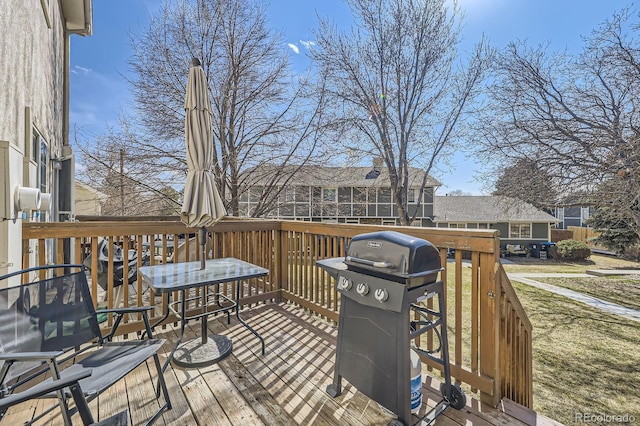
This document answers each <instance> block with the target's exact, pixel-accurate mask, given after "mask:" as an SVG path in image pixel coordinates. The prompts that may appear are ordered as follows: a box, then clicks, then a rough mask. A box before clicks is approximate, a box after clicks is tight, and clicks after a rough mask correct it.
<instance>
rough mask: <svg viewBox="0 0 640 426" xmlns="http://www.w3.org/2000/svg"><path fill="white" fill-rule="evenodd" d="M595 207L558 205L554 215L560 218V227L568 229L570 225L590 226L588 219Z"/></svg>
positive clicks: (558, 226)
mask: <svg viewBox="0 0 640 426" xmlns="http://www.w3.org/2000/svg"><path fill="white" fill-rule="evenodd" d="M593 210H594V209H593V207H582V206H564V207H556V208H555V209H554V215H555V217H556V218H557V219H558V225H556V227H557V228H559V229H568V227H569V226H588V225H587V224H586V221H587V219H589V217H590V216H591V214H593Z"/></svg>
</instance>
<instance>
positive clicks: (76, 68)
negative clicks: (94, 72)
mask: <svg viewBox="0 0 640 426" xmlns="http://www.w3.org/2000/svg"><path fill="white" fill-rule="evenodd" d="M71 72H72V73H73V74H82V75H87V74H89V73H90V72H91V68H85V67H81V66H79V65H76V66H74V67H73V69H72V70H71Z"/></svg>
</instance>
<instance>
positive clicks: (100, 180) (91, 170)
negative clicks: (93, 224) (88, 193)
mask: <svg viewBox="0 0 640 426" xmlns="http://www.w3.org/2000/svg"><path fill="white" fill-rule="evenodd" d="M74 139H75V145H76V147H77V148H78V150H79V151H78V152H79V154H80V157H81V160H82V161H81V164H82V166H81V167H79V168H78V171H77V172H78V176H77V179H78V180H79V181H81V182H83V183H85V184H87V185H89V186H90V187H92V188H95V189H98V190H99V191H100V192H102V193H104V194H105V195H107V196H108V199H107V201H106V202H105V203H104V205H103V208H102V213H103V214H104V215H108V216H139V215H177V214H179V213H180V203H179V199H180V198H179V194H178V193H177V192H176V191H175V189H173V188H172V187H171V183H172V181H173V178H172V177H171V176H170V175H166V176H164V177H162V176H161V175H158V173H157V171H156V170H157V169H156V167H155V166H154V165H153V159H151V158H148V157H147V156H144V155H142V156H141V155H139V154H138V153H137V152H136V151H135V150H134V149H132V148H131V147H130V146H129V145H128V144H127V143H125V141H126V140H127V136H126V133H123V132H119V131H117V130H116V129H114V128H109V129H108V131H107V133H106V134H105V135H102V136H100V137H98V139H97V140H96V143H95V144H92V145H85V144H82V143H79V140H80V139H82V138H81V136H79V134H78V131H77V129H76V131H75V134H74Z"/></svg>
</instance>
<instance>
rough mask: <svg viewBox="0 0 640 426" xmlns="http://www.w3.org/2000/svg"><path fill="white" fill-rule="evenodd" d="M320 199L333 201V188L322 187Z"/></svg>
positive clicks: (334, 196)
mask: <svg viewBox="0 0 640 426" xmlns="http://www.w3.org/2000/svg"><path fill="white" fill-rule="evenodd" d="M322 201H325V202H335V201H336V190H335V188H322Z"/></svg>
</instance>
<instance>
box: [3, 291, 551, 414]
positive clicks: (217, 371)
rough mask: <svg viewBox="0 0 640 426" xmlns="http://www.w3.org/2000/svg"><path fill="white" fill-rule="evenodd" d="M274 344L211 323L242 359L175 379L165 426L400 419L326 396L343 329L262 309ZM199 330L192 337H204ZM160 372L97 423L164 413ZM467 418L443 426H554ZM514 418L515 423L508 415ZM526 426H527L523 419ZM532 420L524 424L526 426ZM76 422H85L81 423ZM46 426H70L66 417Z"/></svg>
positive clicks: (103, 406) (106, 398) (264, 331)
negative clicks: (158, 396) (157, 389)
mask: <svg viewBox="0 0 640 426" xmlns="http://www.w3.org/2000/svg"><path fill="white" fill-rule="evenodd" d="M242 316H243V318H245V319H246V320H247V321H248V323H249V324H251V325H252V326H253V327H254V328H255V329H256V330H257V331H258V332H259V333H260V334H261V335H262V336H263V337H264V339H265V343H266V348H267V349H266V354H265V355H261V354H260V344H259V342H258V340H257V339H256V338H255V337H254V336H253V335H252V334H251V333H250V332H249V331H248V330H247V329H246V328H244V327H242V325H239V324H238V322H237V320H235V319H234V318H232V320H231V325H227V323H226V319H225V318H226V317H224V316H219V317H216V318H212V319H210V321H209V329H210V331H211V332H213V333H218V334H225V335H227V336H230V337H231V338H232V340H233V345H234V349H233V354H232V355H231V356H229V357H228V358H226V359H224V360H223V361H221V362H219V363H218V364H214V365H213V366H210V367H207V368H202V369H189V370H184V369H179V368H174V367H173V366H171V367H169V368H168V370H167V372H166V379H167V385H168V387H169V392H170V394H171V402H172V404H173V409H172V410H170V411H167V412H165V413H164V415H163V417H162V418H161V419H160V420H159V421H158V422H156V424H160V425H207V426H208V425H386V424H387V423H388V422H389V421H391V420H392V417H391V416H390V415H389V414H387V413H385V412H384V411H383V410H382V409H380V407H379V406H378V404H377V403H376V402H374V401H372V400H370V399H369V398H367V397H366V396H364V395H363V394H361V393H360V392H357V391H356V390H355V389H354V388H353V387H352V386H350V385H349V383H348V382H346V381H345V382H343V394H342V395H341V396H339V397H337V398H335V399H333V398H331V397H329V396H328V395H327V393H326V392H325V388H326V386H327V385H328V384H329V383H331V381H332V378H333V363H334V357H335V344H336V335H337V329H336V327H334V326H332V325H330V324H327V323H326V322H323V321H320V320H317V319H315V318H313V317H311V316H309V315H307V314H306V313H305V312H303V311H302V310H300V309H299V308H297V307H294V306H292V305H290V304H284V303H282V304H267V305H260V306H258V307H255V308H253V309H250V310H246V309H245V310H244V311H243V314H242ZM199 330H200V324H199V322H197V321H192V322H191V323H190V324H189V327H188V333H189V335H188V336H185V337H187V338H188V337H190V336H191V337H193V336H195V335H198V334H199ZM176 331H179V329H178V330H174V329H173V328H171V327H167V328H166V329H158V330H156V337H163V338H166V339H168V342H167V344H166V345H165V350H166V351H167V352H165V354H163V357H162V359H163V360H164V359H166V355H167V354H168V351H169V350H170V349H171V345H172V343H171V342H175V339H176V336H177V335H176ZM154 370H155V369H154V368H153V366H151V365H149V366H147V365H143V366H141V367H139V368H138V369H137V370H136V371H135V372H134V373H132V374H130V375H129V376H128V377H127V378H125V379H124V380H122V381H120V382H119V383H118V384H117V385H115V386H114V387H113V388H112V389H110V390H109V391H107V392H106V393H105V394H103V395H101V396H100V397H99V398H97V399H96V400H94V401H92V403H91V404H90V406H91V409H92V412H93V413H94V416H95V417H96V421H97V420H101V419H103V418H106V417H108V416H109V415H112V414H115V413H117V412H119V411H121V410H123V409H126V408H128V409H129V414H130V416H131V423H132V424H134V425H139V424H143V423H144V422H145V421H146V420H147V419H148V418H149V417H150V416H151V414H152V413H153V412H154V411H155V410H157V407H158V405H157V401H156V400H155V399H154V398H153V396H152V395H153V394H154V386H155V382H154V381H152V380H150V377H149V371H152V372H153V371H154ZM425 376H426V380H425V384H424V388H423V395H424V397H423V406H422V412H425V410H427V409H428V407H430V406H433V405H435V403H436V402H437V401H438V400H439V398H438V397H439V394H438V393H437V391H436V389H437V388H438V386H439V383H438V382H437V381H436V380H434V379H431V378H430V377H429V376H428V375H427V374H426V373H425V374H424V375H423V378H424V377H425ZM467 400H468V401H467V406H466V407H465V408H464V409H463V410H460V411H456V410H453V409H447V410H446V411H445V412H444V414H443V415H441V416H440V417H438V419H437V420H436V421H435V422H434V424H436V425H518V424H539V425H540V424H553V423H555V422H553V421H551V420H549V419H546V418H543V417H541V416H536V415H535V413H533V412H531V411H530V410H527V409H524V408H523V407H521V406H518V405H517V404H513V403H510V402H508V401H505V402H504V403H503V404H501V410H498V409H493V408H490V407H487V406H483V405H481V404H480V402H478V401H477V400H475V399H472V398H469V397H468V398H467ZM51 404H52V402H51V401H46V402H42V401H40V402H35V403H34V402H30V403H24V404H22V405H21V406H18V407H14V408H13V409H12V411H10V412H9V413H8V414H9V416H8V417H6V418H5V419H4V420H3V421H2V424H3V425H4V424H7V425H11V424H14V425H17V424H21V423H22V422H24V421H26V420H29V419H30V418H31V416H33V414H34V413H39V412H42V410H43V409H44V408H46V406H49V405H51ZM507 413H509V414H507ZM512 416H516V417H518V418H519V419H520V420H518V419H516V418H515V417H512ZM521 420H524V421H521ZM74 421H78V422H79V418H78V416H77V415H76V416H74ZM38 424H46V425H61V424H62V419H61V416H60V415H59V410H58V409H55V410H54V411H53V413H52V414H51V415H50V416H49V417H47V418H46V420H45V421H41V422H39V423H38Z"/></svg>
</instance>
